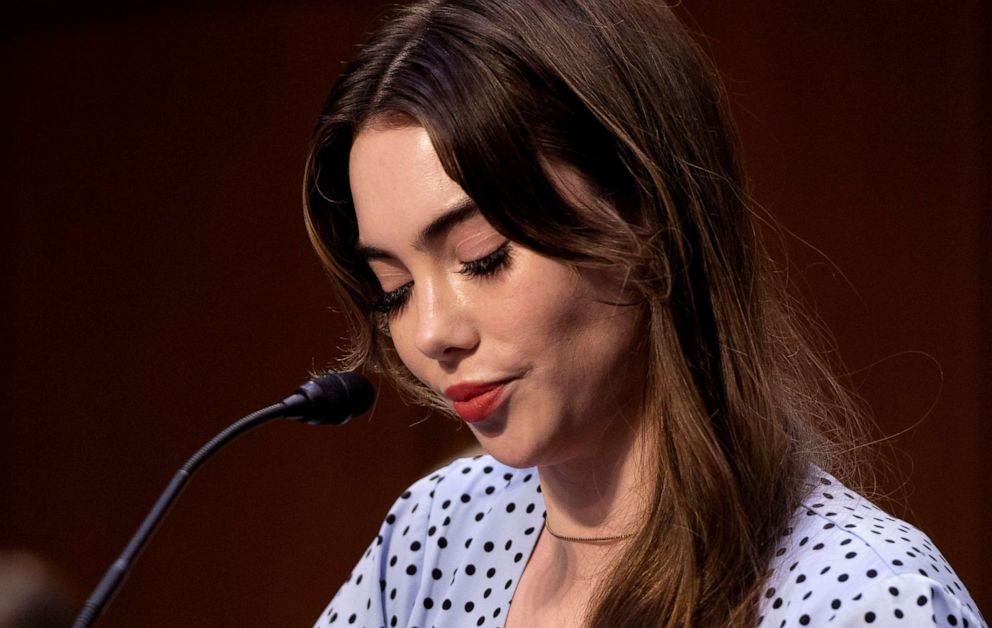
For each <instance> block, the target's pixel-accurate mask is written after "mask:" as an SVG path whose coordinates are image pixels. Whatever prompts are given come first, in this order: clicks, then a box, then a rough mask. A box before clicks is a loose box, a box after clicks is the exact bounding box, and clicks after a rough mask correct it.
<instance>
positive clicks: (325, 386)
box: [282, 372, 375, 425]
mask: <svg viewBox="0 0 992 628" xmlns="http://www.w3.org/2000/svg"><path fill="white" fill-rule="evenodd" d="M373 399H375V391H374V390H373V389H372V384H370V383H369V380H367V379H365V378H364V377H362V376H361V375H359V374H358V373H355V372H347V373H332V372H327V373H323V374H321V375H318V376H316V377H314V378H313V379H311V380H310V381H308V382H306V383H305V384H303V385H301V386H300V387H299V388H297V389H296V392H295V393H294V394H292V395H290V396H289V397H286V398H285V399H283V400H282V403H283V405H285V406H286V413H285V416H286V418H289V419H296V420H298V421H302V422H304V423H308V424H310V425H340V424H342V423H345V422H347V421H348V419H350V418H351V417H353V416H358V415H359V414H362V413H363V412H365V411H366V410H368V409H369V407H371V406H372V400H373Z"/></svg>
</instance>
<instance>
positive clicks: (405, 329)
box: [389, 305, 429, 383]
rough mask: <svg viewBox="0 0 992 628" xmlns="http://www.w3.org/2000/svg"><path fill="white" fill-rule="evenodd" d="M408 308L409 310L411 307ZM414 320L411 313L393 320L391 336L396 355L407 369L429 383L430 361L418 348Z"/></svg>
mask: <svg viewBox="0 0 992 628" xmlns="http://www.w3.org/2000/svg"><path fill="white" fill-rule="evenodd" d="M407 308H408V309H409V305H408V306H407ZM412 319H413V317H412V316H410V314H409V312H403V313H401V314H400V315H399V316H397V317H395V318H393V320H392V321H391V322H390V323H389V336H390V338H391V340H392V342H393V348H394V349H396V354H397V355H398V356H399V358H400V360H401V361H402V362H403V364H404V365H406V367H407V369H409V370H410V372H411V373H413V375H414V377H416V378H417V379H419V380H420V381H421V382H424V383H428V381H427V379H426V376H427V366H428V362H429V361H428V359H427V357H426V356H425V355H424V354H423V353H421V352H420V351H419V350H418V349H417V347H416V344H415V338H416V329H415V328H414V325H413V323H412Z"/></svg>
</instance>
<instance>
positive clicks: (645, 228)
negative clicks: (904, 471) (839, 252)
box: [304, 0, 857, 627]
mask: <svg viewBox="0 0 992 628" xmlns="http://www.w3.org/2000/svg"><path fill="white" fill-rule="evenodd" d="M383 120H386V121H389V120H392V121H394V123H402V120H407V121H411V120H412V121H413V123H415V124H420V125H422V126H424V127H425V128H426V129H427V132H428V133H429V135H430V138H431V141H432V142H433V145H434V148H435V150H436V151H437V154H438V156H439V157H440V160H441V163H442V165H443V166H444V169H445V171H446V172H447V174H448V175H449V176H450V177H451V178H452V179H453V180H454V181H455V182H457V183H458V184H459V185H460V186H461V187H462V188H463V189H464V190H465V192H466V193H467V194H468V195H469V196H470V197H471V198H472V199H473V200H474V201H475V202H476V203H477V205H478V206H479V208H480V210H481V212H482V214H483V215H484V216H485V217H486V219H487V220H488V221H489V222H490V223H491V224H492V225H493V226H494V227H495V228H496V229H497V230H498V231H500V232H501V233H502V234H504V235H505V236H507V237H508V238H510V239H511V240H513V241H515V242H518V243H520V244H522V245H523V246H526V247H528V248H530V249H533V250H534V251H537V252H539V253H541V254H544V255H548V256H551V257H554V258H557V259H559V260H563V261H564V262H566V263H570V264H574V265H577V266H595V267H599V268H608V269H613V270H617V271H620V272H622V273H623V275H624V276H625V277H627V278H628V282H629V284H628V285H629V286H631V288H632V289H633V290H634V291H635V292H636V294H637V295H638V299H637V303H636V306H637V307H641V308H642V309H643V311H644V313H645V314H646V316H645V317H644V320H646V321H647V323H646V326H647V329H646V330H645V335H646V346H647V347H648V349H647V350H648V354H649V355H648V369H647V388H646V389H647V391H648V393H647V399H645V407H646V408H648V409H649V411H650V416H651V417H653V424H652V426H651V434H650V436H651V437H652V438H653V442H654V444H655V445H656V448H655V451H656V456H655V468H654V469H651V470H649V471H647V472H649V473H651V474H652V475H653V480H654V483H655V486H656V490H655V492H654V498H653V501H652V503H651V505H650V509H649V515H648V517H647V518H646V520H645V522H644V525H643V527H642V529H641V530H640V532H639V534H638V536H637V537H636V538H635V539H634V540H633V541H632V542H631V544H630V546H629V549H628V550H626V552H625V555H624V556H622V558H621V559H620V560H618V561H617V563H616V565H615V566H614V567H613V569H612V571H611V573H610V574H609V576H608V577H607V578H605V580H604V581H603V583H602V584H601V586H600V587H599V593H598V596H597V598H596V600H595V602H594V604H593V606H591V607H590V611H589V613H588V616H587V622H588V624H589V625H591V626H597V627H599V626H601V627H608V626H609V627H612V626H655V625H657V626H690V625H702V626H717V625H754V623H755V622H756V617H757V615H756V609H757V597H758V596H757V594H758V592H759V591H760V587H761V585H762V581H763V579H764V578H765V575H766V570H767V565H768V562H769V559H770V557H771V553H772V552H773V551H774V547H775V541H776V537H777V535H778V534H779V533H780V531H781V530H782V529H783V528H785V527H786V525H787V524H788V521H789V519H790V517H791V516H792V514H793V512H794V510H795V508H796V507H797V505H798V502H799V500H800V499H801V496H802V493H803V491H804V482H805V480H806V478H807V477H808V474H809V471H810V465H812V464H819V465H820V466H822V467H825V468H827V469H829V470H834V469H835V468H836V464H835V462H836V460H837V459H838V454H839V453H840V451H841V449H842V448H841V447H838V445H837V444H836V443H838V442H840V443H844V442H849V441H848V440H847V439H846V438H837V435H838V434H839V433H841V432H839V431H838V430H840V429H841V427H840V426H845V425H850V424H851V422H850V420H851V419H852V418H853V417H855V416H856V414H857V412H856V404H855V403H854V402H853V401H852V399H851V398H850V397H849V396H848V395H847V394H846V393H845V392H844V389H843V388H842V387H841V386H840V385H839V384H838V382H837V379H836V378H835V377H834V376H833V375H832V374H831V370H830V368H828V365H827V363H826V361H825V360H824V358H823V356H822V355H821V353H820V352H818V351H817V350H816V349H815V348H814V345H813V344H812V343H811V342H810V341H809V340H808V339H809V338H810V336H809V334H808V333H806V332H804V331H802V330H801V329H800V327H801V326H800V324H799V322H798V321H799V320H801V319H800V318H798V317H797V316H796V314H795V311H794V310H795V308H794V305H793V303H792V301H790V300H789V298H788V297H787V296H786V295H785V293H784V291H783V290H782V289H781V288H780V287H779V285H778V282H777V281H776V279H775V273H774V271H773V267H772V265H771V263H770V261H769V259H768V256H767V255H766V253H765V252H764V249H763V247H762V244H761V240H760V238H759V237H758V233H757V230H756V227H755V219H754V216H753V215H752V214H753V213H754V211H755V210H754V208H753V206H752V204H751V203H749V202H748V200H747V199H748V196H747V194H746V190H745V186H744V184H743V176H742V173H741V168H740V165H739V160H738V156H737V153H738V149H737V140H736V133H735V130H734V127H733V125H732V123H731V121H730V118H729V116H728V113H727V111H726V98H725V95H724V93H723V91H722V88H721V84H720V81H719V80H718V77H717V76H716V74H715V72H714V70H713V69H712V67H711V66H710V64H709V63H708V61H707V59H706V56H705V55H704V54H703V53H702V52H701V50H700V49H699V47H698V45H697V44H696V43H695V42H694V41H693V39H692V38H691V37H690V36H689V35H688V34H687V32H686V30H685V29H684V28H683V26H682V25H681V24H680V22H679V21H678V19H677V17H676V16H675V15H674V14H673V12H672V10H671V9H670V8H669V7H667V6H665V5H664V4H663V3H661V2H655V1H649V0H426V1H424V2H418V3H416V4H414V5H412V6H409V7H407V8H405V9H402V10H401V11H400V12H399V13H398V14H397V15H395V16H393V17H392V19H390V20H389V21H387V22H386V24H385V25H384V26H383V27H382V28H381V29H380V30H379V31H378V32H377V33H376V34H375V35H374V36H373V37H372V38H371V40H370V42H369V43H368V44H367V45H366V46H365V47H364V48H362V49H361V51H360V53H359V54H358V57H357V59H356V60H355V61H354V62H353V63H352V64H351V65H350V66H349V67H348V68H347V69H346V70H345V71H344V73H343V74H342V75H341V76H340V77H339V79H338V80H337V82H336V83H335V85H334V87H333V88H332V90H331V93H330V96H329V98H328V100H327V103H326V105H325V108H324V110H323V113H322V116H321V118H320V121H319V123H318V125H317V129H316V132H315V135H314V139H313V144H312V149H311V152H310V156H309V160H308V164H307V174H306V182H305V190H304V196H305V202H306V207H307V213H306V217H307V226H308V229H309V231H310V236H311V239H312V241H313V244H314V246H315V248H316V249H317V252H318V253H319V255H320V256H321V259H322V260H323V262H324V263H325V264H326V266H327V268H328V270H329V272H330V274H331V276H332V278H333V280H334V284H335V286H336V287H337V288H338V289H339V291H340V296H341V301H342V303H343V304H344V305H345V307H346V311H347V313H348V316H349V321H350V323H351V327H352V338H353V344H352V347H351V353H350V358H349V366H351V367H364V368H366V369H372V370H375V371H378V372H382V373H385V374H386V375H388V376H389V377H390V378H391V379H392V380H394V381H395V383H396V385H397V386H398V387H399V388H400V390H401V391H403V392H405V393H406V394H408V395H410V396H411V397H413V398H414V399H418V400H420V401H423V402H426V403H431V404H433V405H435V406H438V407H443V404H442V403H440V401H439V400H437V399H435V398H434V397H433V395H432V393H431V392H430V391H429V390H427V389H426V388H425V387H424V386H422V385H421V384H420V383H419V382H417V381H416V380H415V379H414V378H413V377H412V375H411V374H410V373H409V372H408V371H407V370H406V368H405V367H404V366H403V364H402V363H401V362H400V360H399V359H398V357H397V355H396V353H395V350H394V348H393V346H392V344H391V341H390V339H389V337H388V330H387V329H386V326H385V325H384V324H383V321H382V320H381V319H380V317H379V316H378V315H377V314H376V313H375V312H374V311H373V305H374V303H375V301H376V299H377V297H378V295H379V294H380V289H379V287H378V284H377V282H376V281H375V279H374V277H373V276H372V275H371V273H370V271H369V270H368V268H367V267H366V266H365V264H364V263H363V262H362V261H361V260H360V259H359V258H358V257H357V256H356V255H355V252H354V247H355V244H356V242H357V237H358V232H357V225H356V220H355V214H354V208H353V206H352V203H351V198H350V193H349V187H348V155H349V152H350V149H351V144H352V141H353V139H354V138H355V136H356V135H357V133H359V132H360V131H361V129H362V128H363V127H364V126H365V125H367V124H369V123H371V122H380V121H383ZM397 120H399V121H400V122H396V121H397ZM550 164H561V165H564V166H566V167H569V168H571V169H573V170H574V171H575V172H577V173H579V174H580V175H581V177H582V178H583V179H584V181H585V182H586V183H587V184H588V185H589V187H590V189H591V190H592V191H593V192H594V193H595V195H596V197H597V198H600V199H602V200H604V201H606V202H605V203H601V204H596V205H594V206H582V207H579V206H576V205H575V204H574V203H569V202H568V201H567V200H566V195H565V194H563V193H562V191H561V190H560V186H558V185H556V183H555V178H554V175H553V172H552V169H551V168H550V167H549V165H550Z"/></svg>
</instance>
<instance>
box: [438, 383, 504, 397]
mask: <svg viewBox="0 0 992 628" xmlns="http://www.w3.org/2000/svg"><path fill="white" fill-rule="evenodd" d="M508 381H510V380H508V379H504V380H502V381H498V382H462V383H461V384H455V385H454V386H449V387H447V388H445V389H444V396H445V397H447V398H448V399H451V400H452V401H468V400H469V399H472V398H474V397H478V396H479V395H481V394H483V393H487V392H489V391H490V390H492V389H493V388H497V387H499V386H502V385H503V384H505V383H507V382H508Z"/></svg>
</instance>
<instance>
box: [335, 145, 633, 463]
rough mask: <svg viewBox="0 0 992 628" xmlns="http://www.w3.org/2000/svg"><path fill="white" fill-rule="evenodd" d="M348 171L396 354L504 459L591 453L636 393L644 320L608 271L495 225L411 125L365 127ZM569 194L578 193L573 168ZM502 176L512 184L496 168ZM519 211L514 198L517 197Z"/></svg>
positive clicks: (362, 246) (559, 458)
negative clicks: (511, 236) (539, 247)
mask: <svg viewBox="0 0 992 628" xmlns="http://www.w3.org/2000/svg"><path fill="white" fill-rule="evenodd" d="M349 176H350V182H351V191H352V196H353V199H354V204H355V212H356V215H357V219H358V230H359V250H360V252H361V253H362V255H363V256H365V258H366V259H367V260H368V264H369V267H370V268H371V269H372V271H373V272H374V273H375V276H376V277H377V278H378V280H379V283H380V285H381V288H382V290H383V299H382V301H381V303H380V308H381V309H382V310H384V311H387V312H388V321H389V323H388V324H389V330H390V334H391V336H392V340H393V343H394V345H395V347H396V350H397V352H398V354H399V356H400V358H401V359H402V360H403V363H404V364H405V365H406V366H407V368H409V369H410V371H411V372H412V373H413V374H414V375H415V376H416V377H417V378H418V379H419V380H420V381H422V382H423V383H424V384H426V385H427V386H429V387H430V388H432V389H433V390H434V391H437V392H438V393H440V394H441V395H443V396H444V397H445V398H446V399H448V403H449V404H451V406H452V408H453V409H454V410H455V412H457V413H458V414H459V416H461V417H462V419H463V420H465V421H466V423H468V425H469V426H470V427H471V429H472V430H473V432H474V433H475V434H476V436H477V437H478V439H479V442H480V443H481V444H482V446H483V447H485V448H486V450H487V451H489V452H490V453H491V454H492V455H493V456H494V457H495V458H497V459H498V460H500V461H501V462H503V463H504V464H508V465H511V466H516V467H525V466H533V465H552V464H558V463H562V462H566V461H570V460H579V459H581V458H583V457H585V456H592V455H595V450H596V449H597V448H598V447H599V446H601V445H602V443H601V441H602V439H603V437H604V434H605V432H606V430H605V428H606V426H607V424H609V423H610V422H611V421H610V420H611V419H612V418H614V417H626V419H627V420H632V419H633V418H634V417H632V416H630V413H631V412H635V411H636V408H637V405H638V404H637V403H636V401H637V400H639V399H640V398H641V394H642V393H641V391H642V385H643V379H644V369H643V366H642V363H643V360H641V359H638V358H636V357H635V355H636V354H639V353H640V352H639V351H638V350H637V347H636V345H638V344H639V343H638V342H637V340H638V338H637V336H638V334H639V332H642V329H641V325H640V317H639V316H638V313H637V308H635V307H624V306H617V305H613V303H617V302H620V301H622V299H623V295H622V294H621V292H622V291H621V286H620V285H619V282H618V281H610V280H608V279H606V278H605V275H604V274H603V273H593V272H591V271H590V272H586V271H578V270H574V269H572V268H570V267H568V266H566V265H564V264H562V263H561V262H559V261H556V260H554V259H551V258H548V257H544V256H542V255H539V254H537V253H535V252H534V251H531V250H528V249H526V248H524V247H522V246H520V245H518V244H516V243H513V242H509V241H508V240H507V239H506V238H505V237H503V236H502V235H500V233H499V232H497V231H496V230H495V229H493V227H491V226H490V225H489V223H488V222H487V221H486V220H485V218H483V217H482V215H481V214H480V213H479V212H478V210H477V209H476V208H475V206H474V204H473V203H472V202H471V200H470V199H469V197H468V196H467V195H466V194H465V192H464V191H463V190H462V189H461V188H460V187H459V186H458V185H457V184H456V183H455V182H454V181H452V180H451V179H450V178H449V177H448V176H447V174H446V173H445V172H444V169H443V168H442V167H441V163H440V161H439V160H438V157H437V154H436V153H435V151H434V148H433V146H432V145H431V142H430V139H429V137H428V135H427V132H426V131H425V130H424V129H423V128H422V127H419V126H404V127H389V128H379V127H375V126H373V127H370V128H368V129H366V130H364V131H362V132H361V133H360V134H359V135H358V137H357V138H356V140H355V143H354V145H353V147H352V150H351V157H350V174H349ZM561 178H562V179H563V180H565V181H568V180H571V181H572V183H573V185H571V186H570V189H571V190H572V192H571V193H573V194H583V193H584V192H583V191H582V190H581V189H580V188H579V185H578V184H577V183H576V179H575V177H572V178H571V179H569V178H568V177H566V176H563V177H561ZM507 185H513V182H512V181H508V182H507ZM522 209H524V210H526V208H522Z"/></svg>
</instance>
